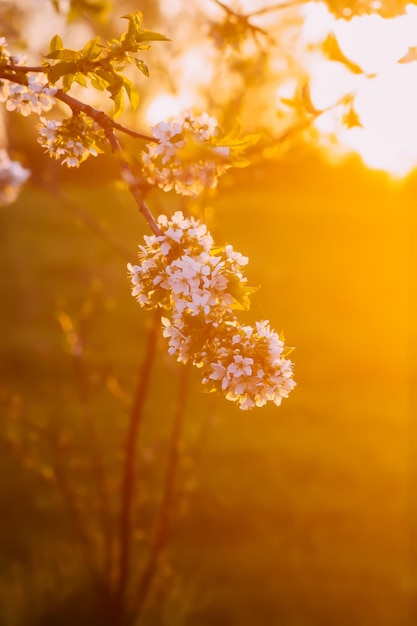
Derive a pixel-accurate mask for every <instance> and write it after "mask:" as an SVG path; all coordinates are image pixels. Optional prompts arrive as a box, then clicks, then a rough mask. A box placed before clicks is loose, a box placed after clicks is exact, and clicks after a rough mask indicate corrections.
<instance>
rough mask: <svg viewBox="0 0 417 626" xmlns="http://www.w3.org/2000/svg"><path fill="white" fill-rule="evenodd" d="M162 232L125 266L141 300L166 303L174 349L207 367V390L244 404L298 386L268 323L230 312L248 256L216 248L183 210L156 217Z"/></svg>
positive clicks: (238, 298) (242, 289)
mask: <svg viewBox="0 0 417 626" xmlns="http://www.w3.org/2000/svg"><path fill="white" fill-rule="evenodd" d="M158 224H159V228H160V230H161V235H159V236H158V235H151V236H146V237H145V242H146V245H145V246H142V245H141V246H139V250H140V251H139V264H138V265H132V264H129V265H128V269H129V272H130V276H131V282H132V285H133V289H132V295H133V296H134V297H135V298H136V299H137V300H138V302H139V304H140V305H141V306H143V307H145V308H148V309H151V308H156V307H160V308H163V309H165V310H166V313H167V314H166V316H164V317H163V318H162V323H163V326H164V330H163V335H164V337H166V338H167V339H168V343H169V347H168V352H169V354H172V355H175V356H176V357H177V360H178V361H179V362H181V363H187V362H188V361H191V362H192V363H193V364H194V365H196V366H197V367H199V368H202V372H203V375H202V382H203V384H204V386H205V388H206V389H207V390H208V391H214V390H217V391H221V392H223V393H224V394H225V395H226V398H227V399H228V400H231V401H234V402H236V403H237V404H238V405H239V406H240V408H241V409H249V408H252V407H254V406H263V405H264V404H265V403H266V402H268V401H272V402H274V403H275V404H276V405H277V406H278V405H279V404H280V403H281V400H282V398H285V397H287V396H288V394H289V392H290V391H291V389H292V388H293V387H294V386H295V382H294V381H293V379H292V362H291V361H290V360H289V359H287V358H285V352H284V343H283V340H282V339H281V338H280V337H279V336H278V335H277V333H275V332H274V331H272V330H271V329H270V327H269V322H267V321H262V322H257V323H256V325H255V327H251V326H242V325H241V324H240V323H239V322H238V320H237V318H236V316H235V315H234V313H233V309H234V308H236V304H237V303H242V302H244V301H245V300H246V298H247V294H248V293H249V291H250V289H248V287H247V285H246V283H247V279H246V277H245V276H244V275H243V273H242V268H243V266H244V265H246V264H247V262H248V259H247V257H244V256H242V255H241V254H240V253H239V252H236V251H234V250H233V248H232V246H230V245H227V246H224V247H222V248H218V247H214V245H213V239H212V237H211V235H210V233H209V232H208V231H207V227H206V226H205V225H204V224H202V223H201V222H199V221H198V220H195V219H194V218H192V217H191V218H185V217H184V215H183V214H182V213H181V212H180V211H178V212H176V213H175V214H174V215H173V216H172V218H171V219H168V218H167V217H166V216H164V215H162V216H160V217H159V218H158Z"/></svg>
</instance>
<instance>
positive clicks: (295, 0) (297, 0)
mask: <svg viewBox="0 0 417 626" xmlns="http://www.w3.org/2000/svg"><path fill="white" fill-rule="evenodd" d="M306 2H308V0H289V1H288V2H281V3H277V4H272V5H271V6H268V7H263V8H262V9H258V10H256V11H251V13H250V14H248V17H254V16H256V15H265V14H266V13H272V12H273V11H280V10H281V9H290V8H291V7H295V6H298V5H299V4H306Z"/></svg>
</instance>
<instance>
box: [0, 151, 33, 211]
mask: <svg viewBox="0 0 417 626" xmlns="http://www.w3.org/2000/svg"><path fill="white" fill-rule="evenodd" d="M29 176H30V170H27V169H25V168H24V167H22V165H21V164H20V163H19V161H12V160H11V159H10V157H9V155H8V154H7V152H6V150H4V149H0V205H1V206H4V205H6V204H12V203H13V202H15V200H16V199H17V197H18V195H19V193H20V191H21V188H22V186H23V184H24V183H25V182H26V181H27V179H28V178H29Z"/></svg>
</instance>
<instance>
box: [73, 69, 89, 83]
mask: <svg viewBox="0 0 417 626" xmlns="http://www.w3.org/2000/svg"><path fill="white" fill-rule="evenodd" d="M74 82H75V83H79V84H80V85H82V86H83V87H87V79H86V77H85V76H84V74H81V72H77V73H76V74H75V75H74Z"/></svg>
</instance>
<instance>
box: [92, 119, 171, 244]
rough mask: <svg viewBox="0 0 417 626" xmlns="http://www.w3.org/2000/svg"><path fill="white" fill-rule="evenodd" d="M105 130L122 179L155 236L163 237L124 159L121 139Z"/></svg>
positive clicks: (106, 128)
mask: <svg viewBox="0 0 417 626" xmlns="http://www.w3.org/2000/svg"><path fill="white" fill-rule="evenodd" d="M103 130H104V132H105V133H106V137H107V139H108V141H109V143H110V146H111V149H112V151H113V154H114V155H115V156H116V157H117V159H118V161H119V165H120V169H121V174H122V178H123V180H124V181H125V183H127V184H128V185H129V190H130V192H131V194H132V195H133V197H134V198H135V200H136V204H137V205H138V208H139V211H140V212H141V213H142V215H143V216H144V218H145V220H146V221H147V222H148V224H149V226H150V227H151V229H152V232H153V233H154V235H156V236H159V235H162V231H161V229H160V228H159V226H158V224H157V222H156V220H155V218H154V216H153V215H152V213H151V211H150V210H149V207H148V205H147V204H146V202H145V200H144V199H143V196H142V190H141V185H140V182H139V180H138V179H137V178H136V177H135V175H134V174H133V172H132V168H131V167H130V164H129V163H128V162H127V161H126V159H125V158H124V155H123V151H122V147H121V145H120V141H119V139H118V138H117V137H116V135H115V134H114V132H113V129H112V128H109V127H103Z"/></svg>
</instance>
